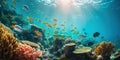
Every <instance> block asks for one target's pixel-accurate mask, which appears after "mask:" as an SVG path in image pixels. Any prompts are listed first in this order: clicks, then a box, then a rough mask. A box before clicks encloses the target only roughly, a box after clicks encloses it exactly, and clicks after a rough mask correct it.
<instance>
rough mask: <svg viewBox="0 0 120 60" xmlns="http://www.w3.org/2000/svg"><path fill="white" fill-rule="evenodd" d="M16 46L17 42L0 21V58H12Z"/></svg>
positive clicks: (9, 59)
mask: <svg viewBox="0 0 120 60" xmlns="http://www.w3.org/2000/svg"><path fill="white" fill-rule="evenodd" d="M17 46H18V43H17V41H16V38H15V37H14V35H13V34H12V32H11V30H10V29H9V28H7V27H6V26H4V25H3V24H2V23H0V59H2V60H14V53H15V51H16V48H17ZM6 57H7V58H6Z"/></svg>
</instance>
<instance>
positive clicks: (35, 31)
mask: <svg viewBox="0 0 120 60" xmlns="http://www.w3.org/2000/svg"><path fill="white" fill-rule="evenodd" d="M34 33H35V34H36V35H37V36H40V37H42V33H41V32H39V31H38V30H34Z"/></svg>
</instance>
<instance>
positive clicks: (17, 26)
mask: <svg viewBox="0 0 120 60" xmlns="http://www.w3.org/2000/svg"><path fill="white" fill-rule="evenodd" d="M13 29H14V30H15V31H17V32H19V33H22V32H23V28H22V27H21V26H19V25H14V26H13Z"/></svg>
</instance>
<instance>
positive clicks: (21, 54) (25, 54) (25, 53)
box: [16, 43, 42, 60]
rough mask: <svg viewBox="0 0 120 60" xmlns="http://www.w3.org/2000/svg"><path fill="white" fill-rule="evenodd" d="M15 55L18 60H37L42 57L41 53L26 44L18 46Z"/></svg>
mask: <svg viewBox="0 0 120 60" xmlns="http://www.w3.org/2000/svg"><path fill="white" fill-rule="evenodd" d="M16 54H17V55H18V59H19V60H38V57H40V56H41V55H42V52H41V51H38V50H36V49H34V48H32V47H31V46H29V45H26V44H21V43H20V44H19V45H18V48H17V52H16Z"/></svg>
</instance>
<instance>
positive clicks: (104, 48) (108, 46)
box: [94, 42, 114, 60]
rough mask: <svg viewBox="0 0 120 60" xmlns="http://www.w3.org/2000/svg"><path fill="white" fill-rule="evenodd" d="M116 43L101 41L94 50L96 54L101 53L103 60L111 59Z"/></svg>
mask: <svg viewBox="0 0 120 60" xmlns="http://www.w3.org/2000/svg"><path fill="white" fill-rule="evenodd" d="M113 50H114V45H113V44H112V43H111V42H101V43H100V44H99V45H98V46H97V47H96V48H95V50H94V52H95V54H97V55H101V56H102V57H103V60H110V56H111V53H112V52H113Z"/></svg>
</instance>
